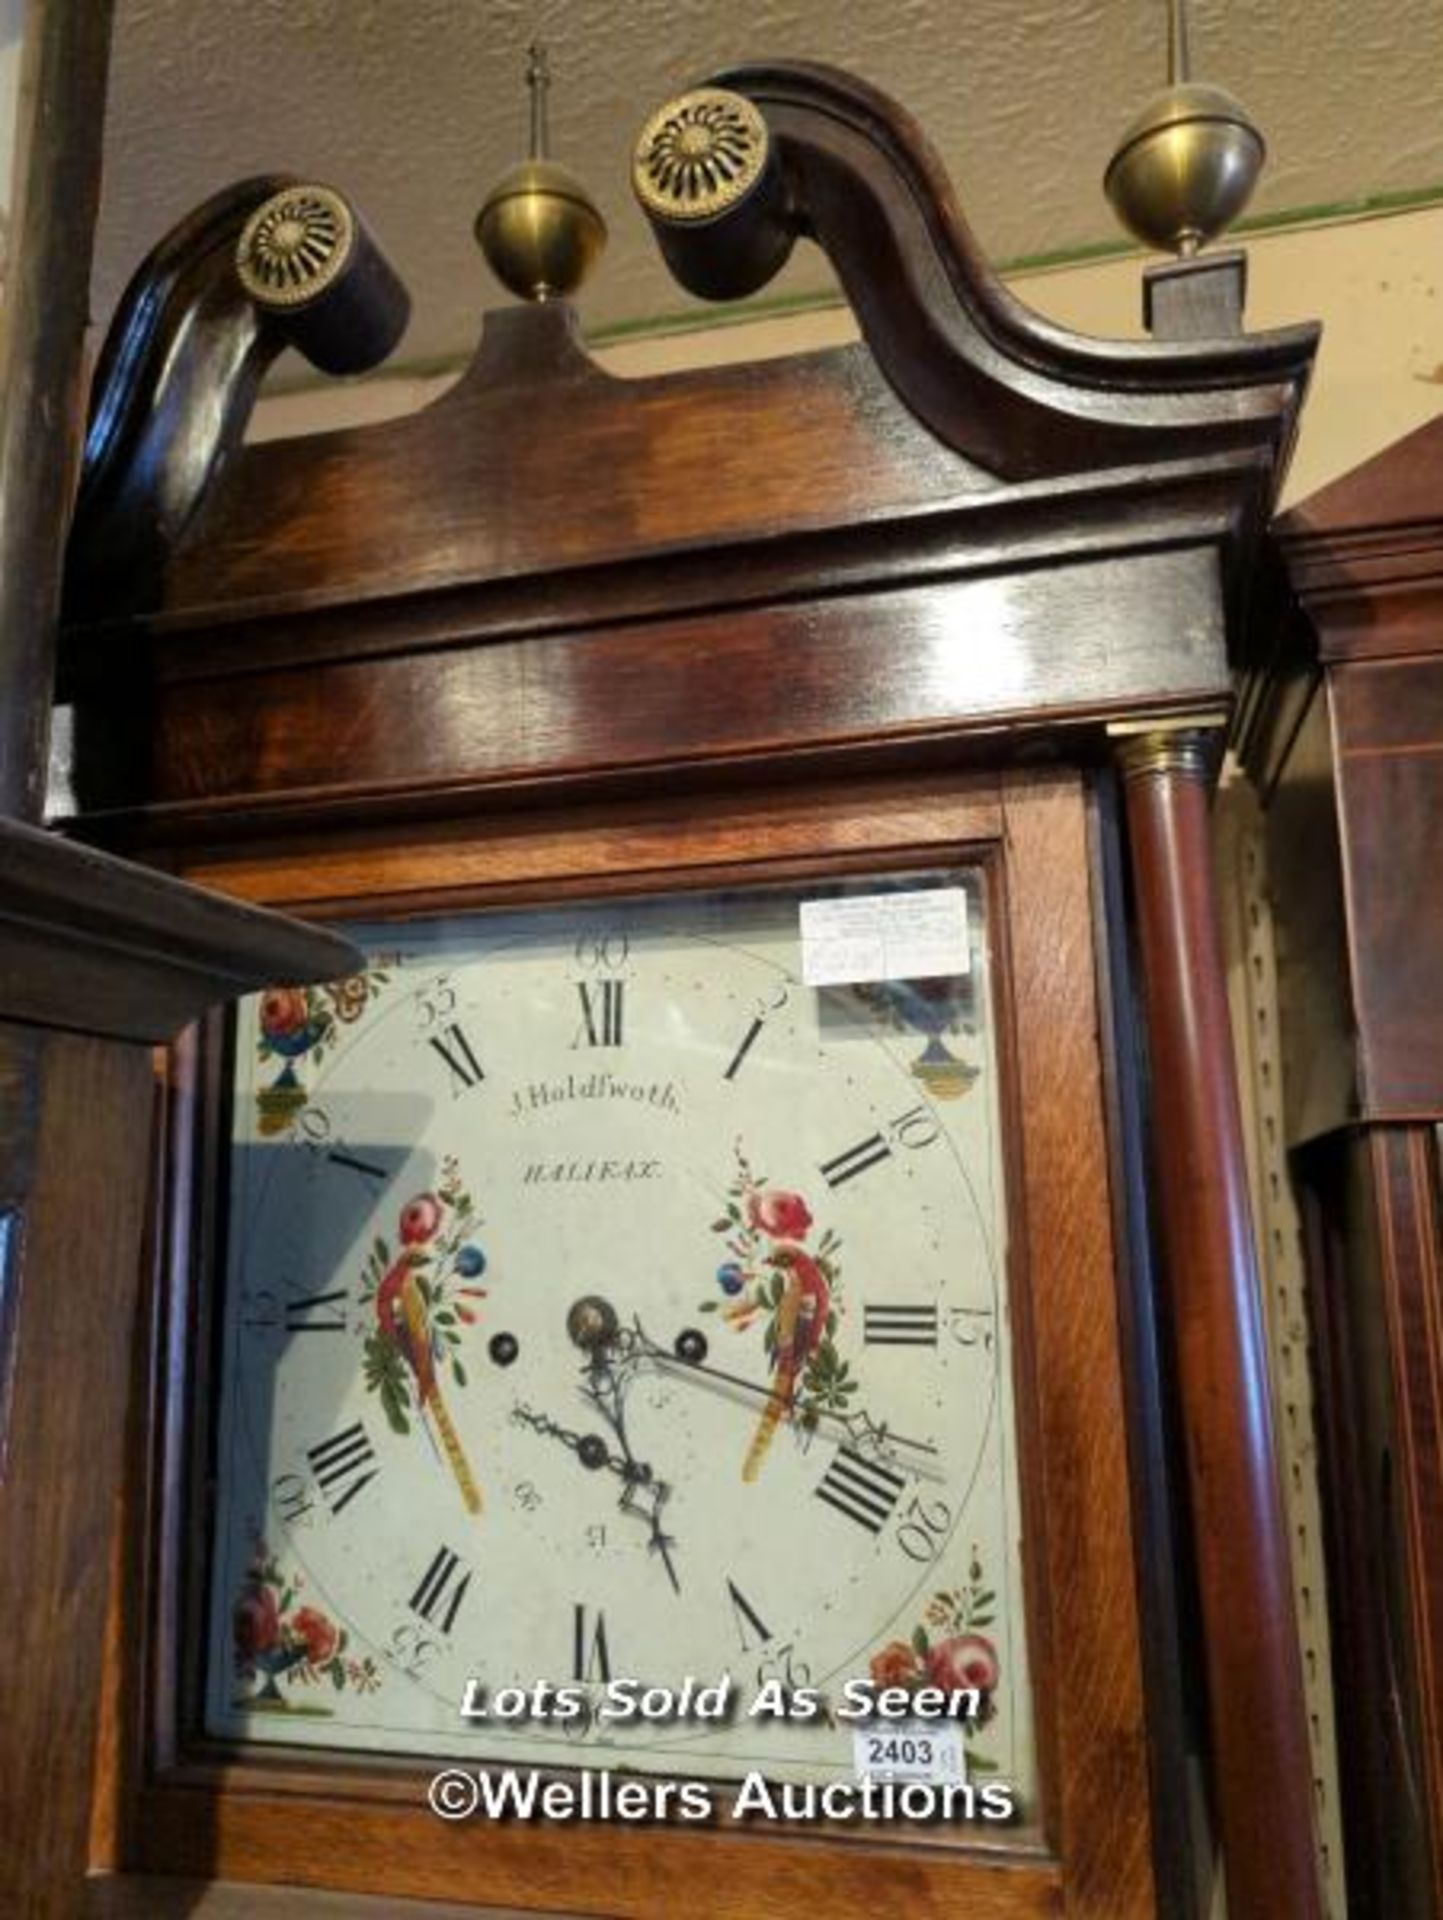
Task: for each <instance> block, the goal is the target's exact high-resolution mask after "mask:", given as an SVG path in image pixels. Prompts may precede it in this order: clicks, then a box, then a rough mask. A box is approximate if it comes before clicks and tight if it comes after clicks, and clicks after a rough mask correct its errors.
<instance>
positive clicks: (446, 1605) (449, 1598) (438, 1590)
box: [408, 1547, 471, 1633]
mask: <svg viewBox="0 0 1443 1920" xmlns="http://www.w3.org/2000/svg"><path fill="white" fill-rule="evenodd" d="M461 1564H462V1563H461V1556H460V1555H459V1554H457V1553H453V1552H452V1551H451V1549H450V1547H438V1548H437V1549H436V1553H435V1557H434V1558H433V1559H432V1561H431V1564H430V1566H429V1567H427V1569H426V1571H425V1572H424V1573H423V1574H422V1575H421V1579H420V1582H419V1583H418V1585H417V1587H416V1591H415V1592H414V1593H413V1594H412V1595H411V1598H410V1601H409V1603H408V1604H409V1605H410V1608H411V1611H412V1613H414V1614H417V1615H419V1617H420V1618H421V1619H422V1620H424V1621H425V1622H426V1624H427V1626H430V1627H435V1628H437V1629H438V1630H439V1631H440V1632H442V1633H450V1631H451V1629H452V1628H453V1627H454V1626H455V1624H456V1615H457V1614H458V1613H459V1612H460V1611H461V1602H462V1601H463V1600H464V1599H465V1598H466V1593H467V1590H468V1588H469V1587H470V1585H471V1573H470V1570H469V1569H467V1571H466V1572H465V1573H462V1572H461ZM458 1574H459V1575H460V1578H459V1579H458V1578H457V1576H458Z"/></svg>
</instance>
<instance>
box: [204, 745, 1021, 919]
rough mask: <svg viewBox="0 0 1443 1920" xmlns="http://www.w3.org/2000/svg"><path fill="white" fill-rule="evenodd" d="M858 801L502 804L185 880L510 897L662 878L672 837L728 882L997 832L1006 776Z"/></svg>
mask: <svg viewBox="0 0 1443 1920" xmlns="http://www.w3.org/2000/svg"><path fill="white" fill-rule="evenodd" d="M866 792H867V804H866V805H865V806H859V805H858V800H857V788H856V787H855V785H853V784H851V783H839V782H828V783H825V784H818V785H815V786H811V785H809V786H806V787H802V788H798V789H796V790H794V791H792V792H789V793H788V794H787V795H786V796H785V801H784V803H783V804H779V797H778V796H777V795H776V794H775V793H761V794H756V793H740V794H736V793H723V794H717V793H704V792H703V793H689V794H680V795H677V796H675V797H673V798H671V799H663V798H660V797H658V798H655V799H652V800H649V801H634V802H631V803H629V804H627V805H624V806H612V807H606V808H599V807H594V808H588V809H586V810H584V811H573V810H571V809H568V810H567V811H566V812H564V813H562V812H559V811H558V812H545V813H532V814H529V815H511V814H501V815H498V816H497V817H496V818H495V819H493V820H488V821H487V822H486V823H485V825H484V827H482V826H479V825H478V824H476V823H474V822H453V823H451V824H449V825H447V826H444V827H441V828H436V827H430V828H422V827H412V828H411V830H410V831H409V832H402V831H392V832H385V831H381V830H377V831H375V832H371V833H361V834H329V835H327V836H326V837H325V838H324V839H321V838H318V837H316V836H311V837H309V838H308V840H307V842H306V843H305V845H304V846H302V847H291V846H287V845H281V846H279V847H277V846H271V847H265V846H260V847H257V848H255V849H254V850H251V849H248V848H246V847H237V848H235V849H234V850H232V849H231V848H226V849H225V850H224V852H217V851H214V850H212V851H210V852H207V851H204V850H201V851H197V852H195V853H188V854H187V855H186V856H185V864H184V872H185V875H186V878H187V879H189V880H192V881H194V882H195V883H196V884H197V885H200V886H206V887H216V888H224V889H225V891H226V892H227V893H232V894H236V895H239V896H240V897H241V898H242V899H246V900H254V901H258V902H265V903H266V904H268V905H273V906H281V905H284V906H285V908H286V909H287V910H288V911H290V912H295V913H307V914H326V915H337V914H341V913H344V912H347V911H350V912H352V913H355V914H364V913H366V912H372V913H374V911H375V907H374V904H368V903H374V902H375V901H376V900H384V901H385V902H386V910H387V911H388V912H406V911H408V910H413V909H414V910H425V909H426V908H428V907H431V908H434V907H436V906H438V905H441V904H445V905H447V906H452V905H456V904H464V903H465V902H467V901H468V900H469V899H471V898H472V897H473V896H474V897H475V898H478V899H479V898H482V897H484V890H485V889H488V888H489V889H493V890H494V889H495V888H497V887H504V888H505V889H506V893H507V898H508V899H535V898H538V897H542V896H544V897H546V898H548V899H554V898H557V897H559V896H564V895H565V894H566V893H567V892H568V891H572V890H574V889H575V888H577V887H578V886H584V887H586V888H588V889H592V890H596V889H599V888H605V889H608V890H610V889H615V888H619V887H625V886H637V887H645V886H649V885H650V886H655V885H656V884H657V883H658V882H659V881H665V879H666V878H667V877H668V876H669V875H673V876H674V875H675V872H676V865H677V835H678V833H684V834H685V835H686V842H687V848H688V853H689V860H688V867H689V868H690V870H691V871H692V872H693V873H695V874H697V875H698V876H699V877H701V878H704V879H705V880H706V881H707V882H708V883H709V884H720V883H721V881H722V880H723V879H724V878H725V876H726V875H727V873H729V872H731V871H733V870H735V869H736V868H737V867H738V865H739V864H742V863H747V862H754V861H765V862H768V863H774V864H773V870H774V871H778V872H781V871H783V870H784V868H785V863H787V862H788V861H793V860H805V859H808V858H813V859H815V858H817V857H824V858H827V859H845V858H849V857H855V858H857V859H863V858H865V859H867V860H877V859H884V858H886V857H888V856H889V855H894V854H898V853H900V852H901V851H902V850H904V849H910V848H915V847H917V846H921V845H926V844H928V843H929V842H930V843H935V842H936V841H937V839H938V838H939V837H942V838H944V839H945V840H950V841H953V842H957V843H960V842H964V841H981V840H991V839H995V838H996V837H997V836H998V834H999V833H1000V832H1001V827H1002V802H1001V791H1000V787H999V782H998V779H997V777H996V776H995V775H990V774H985V773H983V774H958V775H957V776H956V777H955V778H954V779H952V780H950V781H949V782H948V784H947V786H946V787H945V788H943V789H939V787H938V785H937V782H936V781H935V780H921V779H917V778H915V777H912V778H899V779H893V780H879V781H873V782H871V783H870V784H869V785H868V787H867V789H866Z"/></svg>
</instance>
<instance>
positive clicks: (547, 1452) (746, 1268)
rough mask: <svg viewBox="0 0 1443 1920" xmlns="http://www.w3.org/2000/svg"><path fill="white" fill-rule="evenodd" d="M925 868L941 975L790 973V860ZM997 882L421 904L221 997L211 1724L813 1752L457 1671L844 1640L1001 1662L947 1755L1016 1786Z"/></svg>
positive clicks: (774, 1733)
mask: <svg viewBox="0 0 1443 1920" xmlns="http://www.w3.org/2000/svg"><path fill="white" fill-rule="evenodd" d="M919 891H930V892H933V893H936V894H937V895H938V901H939V903H940V904H942V905H944V906H947V907H949V909H953V910H956V911H957V912H958V918H959V924H965V933H963V934H962V935H961V936H960V942H961V943H960V945H959V947H958V951H957V952H956V954H955V955H954V956H953V958H952V960H950V961H949V962H947V963H946V964H948V965H950V966H951V968H952V970H951V972H948V973H937V974H931V975H929V976H928V977H924V978H912V979H889V978H881V979H878V978H875V977H873V978H868V979H862V980H854V981H850V982H844V983H843V984H839V985H833V986H827V987H821V988H818V987H814V986H808V985H805V984H804V983H803V964H802V947H801V938H800V934H799V909H800V907H801V905H802V904H803V903H804V902H809V901H815V900H818V899H821V900H830V901H834V902H835V901H838V900H844V899H848V898H850V899H852V900H853V901H854V902H855V901H856V900H857V899H859V898H860V899H863V900H865V899H871V898H875V897H879V896H883V895H888V896H890V897H891V898H892V899H893V900H896V899H898V898H902V897H904V896H909V895H915V894H916V893H918V892H919ZM959 897H960V899H961V901H962V902H964V903H965V921H964V909H963V908H958V907H957V901H958V899H959ZM985 903H986V893H985V886H984V881H983V876H982V874H981V872H980V871H970V870H969V871H963V872H958V873H950V874H944V873H935V874H927V875H921V876H907V877H906V878H905V879H898V878H896V877H893V878H889V879H866V880H859V881H848V882H845V883H827V884H823V885H820V886H811V887H807V888H805V889H784V890H778V889H756V890H751V891H746V892H733V893H725V894H688V895H675V896H669V897H668V898H666V899H664V900H646V901H640V902H632V901H625V902H621V903H615V902H608V903H605V904H603V905H597V906H588V907H586V908H583V909H546V910H543V911H528V912H509V911H506V912H492V913H486V914H478V915H474V916H471V917H468V918H465V919H459V920H456V919H453V920H446V921H429V922H427V921H408V922H405V923H399V924H396V925H392V926H387V927H367V928H362V929H358V930H356V931H357V937H358V939H359V940H360V942H361V944H362V945H363V946H364V948H365V950H366V951H367V952H368V954H370V955H371V957H372V958H371V964H370V965H369V966H368V968H367V971H366V972H365V973H364V974H363V975H360V976H357V977H356V978H354V979H351V980H347V981H342V982H339V983H336V984H334V985H332V986H330V987H328V988H319V989H310V990H296V991H276V992H273V993H271V994H268V995H264V996H260V997H258V998H257V999H255V1000H253V1001H251V1002H249V1003H247V1004H245V1005H244V1006H243V1008H242V1010H241V1012H240V1015H239V1018H238V1026H237V1032H236V1069H235V1076H234V1106H233V1137H232V1148H231V1163H230V1181H229V1203H228V1218H229V1230H228V1239H229V1249H228V1257H227V1275H226V1287H225V1309H224V1324H223V1327H222V1337H221V1355H222V1358H221V1364H220V1385H219V1414H218V1419H219V1432H218V1452H217V1462H218V1479H219V1498H218V1508H217V1512H218V1518H217V1539H216V1548H215V1553H214V1562H213V1568H212V1578H211V1596H212V1597H211V1608H210V1611H211V1631H210V1647H209V1661H208V1679H207V1688H206V1703H207V1704H206V1715H207V1722H208V1726H209V1728H210V1730H211V1731H212V1732H214V1733H218V1734H223V1735H232V1736H244V1737H246V1738H249V1739H257V1740H265V1741H277V1742H300V1743H305V1744H309V1745H320V1746H330V1747H341V1748H347V1749H368V1750H382V1751H391V1752H396V1753H406V1754H430V1753H435V1754H445V1755H451V1754H464V1755H467V1756H475V1757H477V1758H482V1757H485V1758H494V1759H497V1760H518V1761H521V1760H529V1761H551V1762H556V1763H558V1764H567V1763H571V1762H575V1761H581V1760H585V1761H587V1762H588V1763H591V1762H596V1763H599V1762H600V1761H601V1759H602V1758H603V1757H609V1758H610V1759H611V1760H612V1761H613V1762H616V1763H622V1764H626V1765H629V1766H634V1767H638V1768H643V1769H649V1770H655V1771H665V1772H679V1773H684V1774H693V1773H696V1774H707V1775H711V1776H720V1777H728V1776H734V1775H739V1774H741V1773H743V1772H745V1771H747V1770H749V1769H751V1768H755V1767H762V1768H765V1769H769V1770H771V1771H773V1772H774V1773H775V1774H777V1775H778V1776H779V1777H799V1778H806V1779H816V1780H823V1779H827V1778H831V1777H836V1776H838V1775H842V1774H846V1773H848V1772H850V1770H851V1765H852V1739H851V1729H850V1727H848V1726H846V1725H844V1724H842V1723H841V1722H835V1723H832V1724H829V1723H828V1722H827V1721H826V1720H825V1719H823V1720H820V1721H819V1722H817V1723H814V1724H806V1723H799V1722H793V1721H785V1722H781V1721H778V1722H761V1721H756V1720H753V1719H751V1718H749V1717H747V1716H746V1715H745V1714H742V1715H740V1716H738V1717H736V1718H734V1719H733V1720H732V1721H731V1722H730V1724H726V1725H703V1724H698V1723H687V1724H678V1725H674V1726H673V1725H658V1724H654V1723H643V1724H619V1723H616V1722H612V1723H610V1724H603V1723H602V1721H601V1720H600V1718H599V1717H597V1718H593V1719H583V1720H582V1721H581V1722H580V1723H573V1724H571V1725H569V1726H565V1727H563V1726H562V1725H560V1724H557V1723H555V1722H549V1721H546V1720H542V1719H538V1718H535V1717H532V1718H528V1719H525V1720H520V1721H515V1722H505V1723H499V1722H496V1721H494V1720H493V1721H490V1722H480V1721H477V1720H475V1719H471V1720H467V1719H465V1718H463V1717H462V1715H461V1712H460V1707H461V1703H462V1701H463V1698H465V1696H466V1694H467V1688H468V1683H470V1682H472V1681H474V1682H476V1683H477V1685H478V1686H479V1687H481V1688H483V1689H485V1690H486V1691H487V1693H488V1695H494V1693H495V1692H496V1690H499V1689H502V1688H506V1687H521V1688H532V1687H534V1686H535V1684H536V1683H537V1682H538V1681H543V1680H544V1681H548V1682H552V1683H556V1684H558V1685H561V1684H570V1683H578V1684H580V1685H582V1686H583V1687H584V1688H585V1689H586V1693H585V1698H586V1699H587V1700H588V1702H593V1701H594V1702H599V1701H600V1700H601V1699H602V1698H603V1697H604V1693H603V1690H604V1684H605V1682H606V1680H607V1679H608V1678H611V1679H623V1678H625V1679H630V1680H636V1681H640V1682H645V1683H647V1684H649V1685H652V1684H654V1685H669V1686H680V1685H681V1683H682V1682H683V1681H684V1680H685V1679H687V1678H691V1679H693V1680H696V1681H698V1682H703V1683H708V1684H709V1683H712V1682H715V1681H716V1680H718V1679H719V1678H720V1677H721V1676H722V1675H724V1674H726V1675H730V1676H731V1677H732V1680H733V1682H734V1685H735V1688H736V1692H737V1695H738V1698H739V1700H740V1701H741V1703H742V1704H743V1705H745V1703H746V1702H747V1701H748V1699H749V1698H751V1697H752V1696H753V1695H754V1694H755V1691H756V1689H757V1688H758V1686H759V1685H760V1683H761V1682H763V1681H765V1680H767V1679H780V1680H782V1681H783V1682H785V1683H789V1684H810V1685H811V1686H813V1687H816V1688H818V1689H820V1691H821V1692H822V1694H823V1696H824V1697H826V1698H827V1699H829V1700H832V1701H835V1700H836V1699H837V1698H839V1697H840V1694H841V1689H842V1687H843V1684H844V1683H845V1681H846V1680H848V1679H849V1678H853V1677H860V1678H866V1677H868V1676H871V1677H872V1678H874V1679H875V1680H877V1681H885V1682H886V1683H889V1684H899V1685H903V1686H913V1685H920V1684H922V1683H924V1682H927V1683H941V1684H945V1685H955V1686H965V1685H971V1686H977V1687H980V1688H981V1689H982V1691H983V1692H984V1693H985V1694H986V1696H987V1703H988V1704H987V1712H986V1717H985V1720H984V1723H983V1724H982V1725H981V1726H980V1727H979V1728H978V1729H977V1730H976V1731H975V1732H974V1733H973V1734H971V1735H970V1736H969V1748H970V1751H971V1754H972V1758H973V1761H974V1764H975V1765H979V1766H982V1767H992V1768H995V1769H996V1770H997V1771H998V1772H999V1774H1001V1775H1002V1776H1003V1777H1005V1778H1006V1779H1007V1780H1009V1781H1010V1782H1011V1783H1012V1784H1013V1786H1014V1788H1015V1790H1016V1792H1017V1794H1018V1796H1019V1798H1020V1799H1021V1800H1022V1801H1023V1802H1024V1803H1025V1801H1026V1799H1027V1797H1028V1794H1029V1790H1030V1788H1031V1783H1032V1772H1033V1759H1032V1733H1031V1707H1030V1696H1029V1686H1028V1672H1027V1648H1026V1637H1025V1632H1024V1610H1023V1603H1022V1590H1021V1545H1020V1537H1019V1536H1020V1520H1019V1503H1018V1494H1017V1472H1016V1456H1015V1441H1014V1426H1013V1414H1012V1393H1011V1357H1010V1344H1009V1328H1008V1306H1007V1293H1006V1262H1005V1251H1006V1249H1005V1239H1006V1209H1005V1204H1004V1193H1003V1164H1002V1152H1001V1143H1000V1125H999V1086H998V1073H997V1059H996V1046H995V1039H994V1018H993V1009H992V998H991V982H990V973H991V969H990V961H989V941H988V927H987V920H986V910H985ZM863 971H866V969H865V968H864V969H863ZM871 971H872V972H873V973H875V971H876V968H875V966H874V967H873V968H872V969H871ZM473 1698H474V1696H473Z"/></svg>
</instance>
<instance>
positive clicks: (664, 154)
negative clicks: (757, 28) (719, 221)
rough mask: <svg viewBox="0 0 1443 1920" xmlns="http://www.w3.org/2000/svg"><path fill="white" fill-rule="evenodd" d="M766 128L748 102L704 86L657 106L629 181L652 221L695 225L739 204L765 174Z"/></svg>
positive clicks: (642, 136) (639, 142)
mask: <svg viewBox="0 0 1443 1920" xmlns="http://www.w3.org/2000/svg"><path fill="white" fill-rule="evenodd" d="M768 146H769V136H768V132H767V123H766V121H765V120H764V119H763V118H762V116H761V114H760V113H759V112H758V110H757V109H756V107H754V106H753V105H752V103H751V101H750V100H748V99H746V98H745V97H744V96H743V95H741V94H739V93H730V92H728V91H727V90H726V89H725V88H722V87H698V88H697V89H696V90H695V91H693V92H691V93H684V94H682V95H680V96H679V98H677V99H675V100H669V101H668V102H667V104H666V105H665V106H664V107H661V108H659V109H658V111H657V112H656V113H654V114H653V115H652V116H651V118H650V119H649V120H648V121H647V123H646V125H645V126H644V127H643V128H642V130H641V133H640V135H639V136H638V138H637V142H636V150H635V152H634V154H633V155H632V162H631V184H632V189H633V191H634V192H635V194H636V197H637V199H638V200H639V201H640V202H641V205H642V207H643V208H644V210H645V211H646V212H647V214H649V215H650V216H651V217H652V218H653V219H655V220H659V221H663V222H666V223H668V224H672V225H686V226H690V225H693V224H695V223H699V222H701V221H705V220H715V219H716V218H717V217H718V215H720V214H723V213H725V212H727V210H728V209H729V208H731V207H734V206H736V205H737V204H738V203H739V202H740V201H742V200H744V199H745V198H746V196H747V195H748V194H749V193H750V192H751V191H752V189H753V188H754V187H755V186H756V184H757V182H758V181H759V180H760V179H761V177H762V175H763V173H764V172H765V170H766V164H767V153H768Z"/></svg>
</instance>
